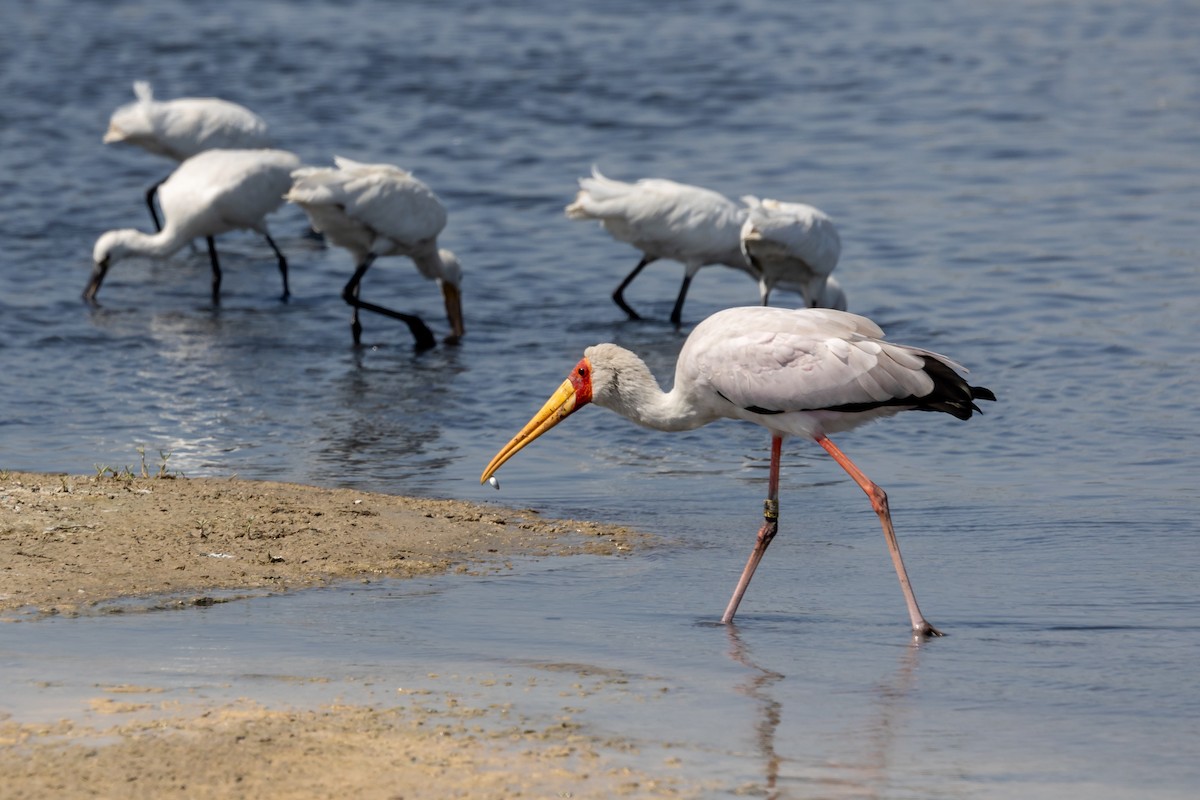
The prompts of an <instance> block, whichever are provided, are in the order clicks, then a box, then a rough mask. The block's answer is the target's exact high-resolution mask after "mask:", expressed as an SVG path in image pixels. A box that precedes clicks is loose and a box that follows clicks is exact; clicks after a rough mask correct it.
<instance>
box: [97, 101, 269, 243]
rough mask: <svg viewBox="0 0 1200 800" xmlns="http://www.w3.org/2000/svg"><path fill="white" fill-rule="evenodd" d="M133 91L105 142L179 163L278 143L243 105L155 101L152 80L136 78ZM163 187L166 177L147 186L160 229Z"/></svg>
mask: <svg viewBox="0 0 1200 800" xmlns="http://www.w3.org/2000/svg"><path fill="white" fill-rule="evenodd" d="M133 93H134V95H136V96H137V100H136V101H135V102H133V103H128V104H126V105H123V106H121V107H120V108H118V109H117V110H116V111H114V112H113V114H112V117H111V118H109V121H108V131H107V132H106V133H105V134H104V143H105V144H113V143H115V142H122V143H125V144H131V145H136V146H137V147H140V148H142V149H143V150H146V151H147V152H150V153H154V154H155V155H159V156H164V157H165V158H169V159H171V160H172V161H178V162H181V161H186V160H187V159H189V158H191V157H192V156H194V155H196V154H197V153H202V152H204V151H205V150H214V149H218V148H219V149H226V150H250V149H256V148H265V147H271V146H272V145H273V142H272V141H271V137H270V134H269V133H268V132H267V123H266V122H264V121H263V119H262V117H260V116H258V115H257V114H255V113H254V112H253V111H251V110H250V109H248V108H246V107H245V106H240V105H238V104H237V103H231V102H229V101H228V100H221V99H218V98H216V97H181V98H178V99H176V100H155V99H154V91H153V90H152V89H151V88H150V84H149V83H148V82H146V81H135V82H134V84H133ZM164 180H165V179H164ZM160 185H162V181H159V182H158V183H156V184H154V185H153V186H151V187H150V188H149V189H147V190H146V205H147V206H149V208H150V217H151V218H152V219H153V220H154V229H155V230H159V229H160V228H161V227H162V226H161V225H160V224H159V221H158V213H157V212H156V211H155V210H154V195H155V193H156V192H157V191H158V188H159V186H160Z"/></svg>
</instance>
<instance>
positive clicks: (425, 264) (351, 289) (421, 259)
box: [286, 157, 464, 349]
mask: <svg viewBox="0 0 1200 800" xmlns="http://www.w3.org/2000/svg"><path fill="white" fill-rule="evenodd" d="M334 163H335V164H336V165H337V166H336V168H329V167H306V168H304V169H300V170H297V171H296V173H295V174H294V175H293V181H294V182H293V184H292V187H291V189H290V190H289V191H288V193H287V198H286V199H287V200H288V201H289V202H292V203H295V204H296V205H298V206H300V207H301V208H303V209H304V211H305V213H307V214H308V217H309V220H310V221H311V222H312V226H313V228H314V229H315V230H317V231H319V232H321V233H323V234H325V236H326V238H327V239H328V240H329V241H330V242H332V243H333V244H335V245H338V246H339V247H343V248H345V249H346V250H349V251H350V253H351V254H352V255H353V256H354V262H355V271H354V276H353V277H352V278H351V279H350V281H349V283H347V284H346V287H345V289H344V290H343V292H342V297H343V298H344V299H345V300H346V302H347V303H349V304H350V305H352V306H354V316H353V320H352V322H351V332H352V333H353V335H354V343H355V344H356V345H357V344H359V343H360V341H361V336H362V325H361V324H360V323H359V321H358V310H359V309H360V308H362V309H366V310H368V311H374V312H376V313H379V314H384V315H386V316H389V317H392V318H394V319H399V320H401V321H402V322H405V323H406V324H408V326H409V328H410V329H411V330H412V333H413V336H414V337H415V339H416V343H417V347H418V348H421V349H425V348H428V347H433V346H434V344H435V340H434V338H433V334H432V333H431V332H430V331H429V328H428V327H427V326H426V325H425V323H424V322H422V321H421V319H420V318H419V317H416V316H414V315H412V314H402V313H400V312H397V311H393V310H391V309H387V308H384V307H382V306H378V305H375V304H373V303H367V302H365V301H363V300H360V299H359V297H358V294H359V284H360V282H361V281H362V278H363V275H365V274H366V272H367V270H368V269H369V268H370V266H371V264H372V263H374V261H375V259H376V258H379V257H381V256H407V257H408V258H410V259H412V262H413V263H414V264H415V265H416V267H417V270H418V271H419V272H420V273H421V274H422V275H424V276H425V277H426V278H430V279H432V280H435V281H437V283H438V285H439V286H440V287H441V290H442V295H443V299H444V301H445V305H446V316H447V318H448V319H449V321H450V330H451V334H450V336H449V337H447V338H446V341H447V342H448V343H454V342H457V341H458V340H459V338H461V337H462V335H463V333H464V325H463V315H462V299H461V298H462V295H461V286H462V268H461V267H460V266H459V263H458V259H457V258H456V257H455V255H454V253H452V252H450V251H449V250H439V249H438V246H437V238H438V235H439V234H441V232H442V229H443V228H445V227H446V209H445V207H444V206H443V205H442V203H441V201H440V200H438V198H437V195H435V194H434V193H433V191H432V190H431V189H430V188H429V187H428V186H426V185H425V184H424V183H422V182H421V181H419V180H417V179H416V178H415V177H413V175H412V174H411V173H409V172H407V171H406V170H403V169H400V168H399V167H396V166H393V165H391V164H360V163H358V162H357V161H351V160H350V159H348V158H342V157H335V159H334Z"/></svg>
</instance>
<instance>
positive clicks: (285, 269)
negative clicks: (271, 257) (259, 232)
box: [263, 233, 292, 303]
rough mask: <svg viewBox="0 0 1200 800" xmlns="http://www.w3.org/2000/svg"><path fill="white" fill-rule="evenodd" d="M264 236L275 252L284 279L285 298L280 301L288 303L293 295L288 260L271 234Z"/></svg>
mask: <svg viewBox="0 0 1200 800" xmlns="http://www.w3.org/2000/svg"><path fill="white" fill-rule="evenodd" d="M263 236H265V237H266V239H267V244H269V245H271V249H272V250H274V251H275V257H276V258H278V259H279V275H280V276H281V277H282V278H283V297H281V298H280V299H281V300H283V301H284V302H285V303H286V302H287V299H288V298H289V297H291V295H292V292H291V290H290V289H289V288H288V263H287V259H286V258H284V257H283V253H282V252H280V250H279V248H278V247H277V246H276V245H275V240H274V239H272V238H271V234H269V233H264V234H263Z"/></svg>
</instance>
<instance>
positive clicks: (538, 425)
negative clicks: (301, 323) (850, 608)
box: [481, 306, 996, 636]
mask: <svg viewBox="0 0 1200 800" xmlns="http://www.w3.org/2000/svg"><path fill="white" fill-rule="evenodd" d="M960 370H962V368H961V367H960V366H959V365H957V364H956V363H954V362H953V361H951V360H949V359H947V358H946V357H944V356H941V355H938V354H936V353H933V352H930V351H928V350H922V349H920V348H917V347H910V346H907V345H901V344H894V343H892V342H888V341H886V340H885V339H884V337H883V331H881V330H880V329H879V327H878V326H877V325H875V323H873V322H871V321H870V320H869V319H866V318H865V317H860V316H857V315H854V314H847V313H845V312H842V311H834V310H829V309H799V310H790V309H780V308H764V307H761V306H756V307H748V308H732V309H726V310H724V311H720V312H718V313H716V314H713V315H712V316H711V317H709V318H708V319H706V320H704V321H703V322H701V323H700V324H699V325H697V326H696V328H695V330H693V331H692V333H691V335H689V336H688V338H687V341H686V342H684V345H683V348H682V350H681V351H680V353H679V359H678V361H677V362H676V365H675V384H674V386H673V387H672V389H671V391H669V392H663V391H662V390H661V389H660V388H659V386H658V383H657V381H655V379H654V376H653V375H652V374H651V373H650V370H649V368H647V366H646V364H645V363H644V362H643V361H642V360H641V359H640V358H638V356H636V355H635V354H633V353H631V352H630V351H628V350H626V349H624V348H621V347H618V346H617V345H614V344H599V345H594V346H592V347H589V348H587V350H586V351H585V352H584V357H583V359H582V360H581V361H580V362H579V363H578V364H577V365H576V366H575V368H574V369H573V370H572V371H571V373H570V377H568V378H567V380H566V381H564V382H563V384H562V385H561V386H560V387H559V389H558V391H557V392H556V393H555V394H554V395H553V396H552V397H551V398H550V400H548V401H547V402H546V404H545V405H544V406H543V407H542V409H541V410H540V411H539V412H538V413H537V414H536V415H534V417H533V419H531V420H530V421H529V423H528V424H527V425H526V426H525V427H524V428H523V429H522V430H521V431H520V432H519V433H518V434H517V435H516V436H514V437H513V438H512V440H510V441H509V443H508V444H507V445H505V446H504V447H503V448H502V449H501V450H500V452H499V453H497V454H496V457H495V458H493V459H492V461H491V463H489V464H488V466H487V468H486V469H485V470H484V472H483V476H482V478H481V481H486V480H487V479H488V478H490V477H491V476H492V475H493V473H495V472H496V470H497V469H499V468H500V466H501V465H502V464H504V462H506V461H507V460H508V459H509V458H511V457H512V456H513V455H514V454H515V453H517V452H518V451H519V450H521V449H522V448H523V447H525V446H526V445H528V444H529V443H530V442H532V441H533V440H534V439H536V438H537V437H538V436H541V435H542V434H543V433H545V432H546V431H548V430H549V429H550V428H552V427H554V426H555V425H557V424H558V423H559V422H561V421H562V420H564V419H566V418H567V416H569V415H570V414H572V413H573V412H575V411H577V410H578V409H580V408H582V407H583V406H584V405H586V404H587V403H595V404H596V405H599V406H603V407H605V408H608V409H611V410H613V411H616V412H617V413H618V414H620V415H621V416H623V417H626V418H627V419H630V420H633V421H634V422H636V423H638V424H639V425H643V426H646V427H649V428H654V429H656V430H664V431H679V430H691V429H694V428H698V427H700V426H702V425H706V424H708V423H710V422H713V421H715V420H718V419H741V420H746V421H748V422H753V423H755V424H757V425H761V426H762V427H764V428H766V429H767V430H769V431H770V432H771V469H770V478H769V490H768V498H767V504H766V513H765V515H764V516H765V517H766V520H765V522H764V524H763V526H762V528H761V529H760V530H759V533H758V539H757V541H756V543H755V547H754V550H753V552H752V553H751V556H750V560H749V562H748V563H747V564H746V568H745V570H744V571H743V573H742V577H741V580H739V582H738V586H737V588H736V589H735V591H734V594H733V597H732V598H731V599H730V601H729V605H728V606H727V608H726V610H725V614H724V616H723V618H722V620H723V621H724V622H729V621H731V620H732V619H733V616H734V614H735V613H736V611H737V607H738V605H739V603H740V602H741V598H742V595H743V594H744V592H745V590H746V587H747V586H748V585H749V582H750V578H751V576H752V575H753V574H754V570H755V568H756V567H757V565H758V562H759V561H760V560H761V559H762V556H763V553H765V552H766V549H767V546H768V545H769V544H770V542H771V540H772V539H773V538H774V536H775V533H776V531H777V529H778V492H779V460H780V453H781V448H782V442H783V439H784V438H785V437H787V436H805V437H809V438H811V439H813V440H815V441H816V442H817V443H818V444H819V445H821V447H823V448H824V449H825V450H826V451H827V452H828V453H829V454H830V455H831V456H832V457H833V458H834V459H835V460H836V461H837V462H838V464H840V465H841V466H842V468H843V469H845V470H846V472H847V473H848V474H849V475H850V477H851V478H853V479H854V481H855V482H856V483H857V484H858V485H859V486H860V487H861V488H862V489H863V491H864V492H866V493H867V496H868V497H869V498H870V500H871V505H872V507H873V508H874V509H875V512H876V514H877V515H878V516H879V520H880V524H881V525H882V526H883V531H884V535H885V537H886V539H887V543H888V549H889V551H890V553H891V556H892V560H893V562H894V565H895V568H896V573H897V575H898V576H899V578H900V586H901V589H902V590H903V592H904V597H905V601H906V603H907V605H908V612H909V618H910V621H911V622H912V627H913V631H914V633H915V634H917V635H920V636H936V635H940V633H939V631H937V630H936V629H935V628H934V627H933V626H932V625H930V624H929V622H928V621H927V620H926V619H925V617H924V616H922V614H921V611H920V609H919V608H918V606H917V601H916V597H915V595H914V594H913V591H912V587H911V585H910V583H909V580H908V574H907V571H906V570H905V568H904V562H903V561H902V559H901V558H900V549H899V545H898V544H897V542H896V535H895V532H894V530H893V527H892V519H891V514H890V512H889V511H888V505H887V495H886V494H884V492H883V490H882V489H881V488H879V487H878V486H877V485H875V484H874V483H872V482H871V481H870V479H869V478H867V476H866V475H864V474H863V473H862V471H861V470H859V469H858V467H856V466H855V465H854V464H853V462H851V461H850V459H849V458H847V457H846V456H845V454H843V453H842V451H841V450H840V449H838V448H837V447H836V446H835V445H834V444H833V442H832V441H830V439H829V434H831V433H838V432H840V431H846V430H850V429H851V428H854V427H857V426H858V425H862V424H864V423H866V422H870V421H871V420H875V419H879V418H881V417H887V416H891V415H893V414H896V413H898V412H900V411H904V410H909V409H917V410H922V411H942V412H945V413H948V414H952V415H953V416H955V417H957V418H959V419H969V418H970V417H971V414H972V413H973V412H975V411H978V410H979V409H978V407H977V406H976V405H975V400H995V399H996V398H995V395H993V394H992V392H991V391H990V390H988V389H985V388H983V387H978V386H971V385H969V384H968V383H967V382H966V380H964V379H963V378H962V377H961V376H960V375H959V371H960Z"/></svg>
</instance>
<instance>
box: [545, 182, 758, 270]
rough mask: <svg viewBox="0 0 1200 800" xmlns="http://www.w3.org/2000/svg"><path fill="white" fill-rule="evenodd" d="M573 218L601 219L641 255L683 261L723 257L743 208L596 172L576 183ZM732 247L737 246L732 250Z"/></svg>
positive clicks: (694, 190)
mask: <svg viewBox="0 0 1200 800" xmlns="http://www.w3.org/2000/svg"><path fill="white" fill-rule="evenodd" d="M579 185H580V191H579V194H578V195H577V196H576V198H575V202H573V203H572V204H571V205H569V206H567V216H568V217H570V218H572V219H595V220H600V221H601V222H602V223H603V224H604V227H605V229H606V230H607V231H608V232H609V233H610V234H611V235H612V236H614V237H615V238H617V239H619V240H621V241H623V242H628V243H629V244H632V245H634V246H635V247H637V248H639V249H641V250H642V251H644V252H647V253H652V254H654V255H656V256H659V257H663V258H672V259H675V260H677V261H682V262H685V263H687V262H700V263H706V262H709V261H710V260H722V259H724V258H727V257H728V255H729V251H730V239H731V233H732V237H733V238H734V239H736V236H737V231H738V230H739V229H740V227H741V224H742V216H743V214H744V212H743V210H742V209H741V208H740V207H739V206H738V205H737V204H736V203H734V202H733V201H732V200H730V199H729V198H727V197H725V196H724V195H722V194H720V193H718V192H714V191H712V190H709V189H704V188H702V187H699V186H691V185H689V184H686V183H676V182H675V181H671V180H666V179H664V178H644V179H642V180H639V181H638V182H637V183H626V182H624V181H616V180H612V179H609V178H606V177H604V176H603V175H601V174H600V172H599V171H598V170H595V171H593V174H592V177H590V178H581V179H580V180H579ZM735 249H736V248H735Z"/></svg>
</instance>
